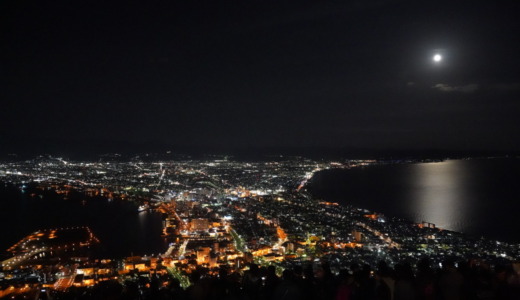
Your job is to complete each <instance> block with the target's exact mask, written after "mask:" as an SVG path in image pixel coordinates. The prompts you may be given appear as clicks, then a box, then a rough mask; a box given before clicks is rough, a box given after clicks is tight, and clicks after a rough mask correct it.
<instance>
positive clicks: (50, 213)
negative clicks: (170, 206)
mask: <svg viewBox="0 0 520 300" xmlns="http://www.w3.org/2000/svg"><path fill="white" fill-rule="evenodd" d="M7 197H9V199H6V198H7ZM85 198H87V197H85ZM0 199H1V200H2V205H3V209H2V210H1V211H0V226H1V228H3V230H2V239H0V247H1V248H0V249H2V251H5V250H6V249H7V248H9V247H11V246H12V245H13V244H14V243H16V242H18V241H19V240H21V239H22V238H23V237H24V236H26V235H28V234H30V233H32V232H34V231H37V230H41V229H51V228H58V227H69V226H71V227H72V226H88V227H90V228H91V229H92V231H93V232H94V233H95V234H96V236H97V237H98V238H99V240H100V241H101V253H100V255H105V256H107V257H124V256H128V255H130V254H134V255H145V254H147V255H150V254H158V253H160V252H164V251H165V250H166V247H167V245H166V242H165V241H164V240H163V238H162V237H161V230H162V221H161V215H160V214H159V213H155V212H148V211H146V212H141V213H138V212H137V205H136V204H134V203H129V202H123V201H112V202H109V201H107V200H106V199H103V198H91V199H88V198H87V199H86V200H85V201H74V200H61V199H58V198H57V197H54V198H51V197H50V196H49V197H47V198H46V197H43V198H40V197H31V196H30V195H27V194H24V193H22V194H20V193H18V194H15V193H9V192H8V191H5V190H3V193H2V194H1V195H0Z"/></svg>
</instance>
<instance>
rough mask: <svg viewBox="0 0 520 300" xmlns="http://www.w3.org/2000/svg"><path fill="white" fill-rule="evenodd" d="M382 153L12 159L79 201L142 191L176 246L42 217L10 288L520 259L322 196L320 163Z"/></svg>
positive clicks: (9, 169) (3, 169) (186, 283)
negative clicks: (49, 223) (113, 252)
mask: <svg viewBox="0 0 520 300" xmlns="http://www.w3.org/2000/svg"><path fill="white" fill-rule="evenodd" d="M112 158H114V157H112ZM381 163H382V162H380V161H376V160H345V161H341V162H338V161H315V160H311V159H305V158H302V157H289V158H273V159H271V160H265V161H249V162H244V161H238V160H233V159H232V158H228V157H214V158H211V159H203V160H192V159H183V160H170V161H155V160H153V159H152V160H150V159H146V160H145V159H141V158H139V157H134V158H133V159H131V160H128V161H123V160H121V159H105V160H100V161H98V162H85V161H84V162H79V161H67V160H64V159H62V158H55V157H39V158H37V159H33V160H26V161H15V162H4V163H2V164H1V165H0V181H2V182H4V184H5V185H6V186H7V185H10V186H13V187H15V188H16V189H18V190H19V192H20V193H24V194H27V196H28V197H31V198H38V197H39V198H42V199H41V200H42V201H45V198H44V197H43V195H44V193H47V194H46V195H49V194H48V192H49V191H50V192H52V193H53V195H55V196H56V197H59V198H60V199H62V201H70V200H68V199H69V197H72V195H82V196H81V197H82V198H83V199H91V200H89V201H108V202H111V201H123V202H128V203H132V204H134V205H135V206H133V207H135V214H141V213H156V214H160V215H161V216H162V220H163V221H162V224H163V226H162V227H163V228H162V232H161V235H162V236H163V238H164V239H165V240H167V241H168V247H165V249H163V251H162V252H161V253H159V254H154V255H144V256H135V255H133V256H132V254H131V253H130V252H129V253H128V254H127V256H126V257H124V258H117V257H99V256H98V255H96V254H95V253H96V248H98V247H100V245H103V240H99V239H98V238H97V237H96V233H95V232H92V231H91V229H89V228H87V227H75V228H40V229H39V231H36V232H34V233H32V234H31V235H29V236H27V237H23V239H22V240H20V242H18V243H16V244H15V245H13V246H12V247H10V248H9V249H7V251H8V252H9V253H10V255H9V256H8V257H7V258H6V259H4V260H3V261H2V262H1V268H2V272H1V273H0V274H1V280H2V281H1V282H2V289H1V290H0V293H1V294H0V296H7V295H10V296H13V297H14V296H17V295H36V294H38V295H41V294H42V293H44V294H45V295H47V294H49V296H51V295H54V296H55V297H59V295H62V296H63V295H67V293H69V292H70V289H71V288H77V289H91V288H96V287H97V286H102V285H103V284H107V282H114V281H115V282H120V283H125V284H127V285H128V284H131V283H132V282H133V283H134V284H135V285H136V286H137V287H136V288H138V289H139V290H140V291H141V292H142V293H147V292H150V291H151V290H152V289H151V287H150V285H154V284H158V285H159V286H160V287H163V288H166V287H168V288H172V287H171V285H172V280H173V281H174V282H176V283H177V284H178V286H179V288H180V289H187V288H189V287H190V286H192V285H193V284H194V283H193V282H192V281H190V278H191V280H193V276H194V274H204V275H203V276H206V277H215V278H217V277H218V276H219V274H220V275H222V272H225V273H226V274H228V275H230V276H231V275H232V274H247V272H250V271H248V270H250V268H251V265H252V264H253V265H255V266H259V267H261V268H269V267H273V268H274V270H275V271H276V272H277V273H278V274H280V275H281V274H282V272H283V270H286V269H294V268H302V267H305V266H308V265H311V266H314V267H315V268H316V267H317V266H321V265H322V264H325V263H326V264H327V266H328V267H330V270H331V272H332V273H333V274H336V275H338V274H339V273H340V271H341V270H344V269H348V268H349V267H350V266H352V265H353V264H359V265H367V266H372V267H375V266H376V265H377V264H378V262H379V261H386V262H387V263H389V264H390V265H395V264H397V263H399V262H401V261H403V260H406V261H409V262H411V263H413V264H416V263H418V262H419V261H420V260H421V258H424V257H428V258H429V259H431V260H432V263H433V264H434V265H436V264H439V263H441V262H443V261H444V260H445V259H446V258H451V259H456V260H468V259H472V260H475V261H486V262H489V263H492V264H500V263H505V262H515V261H518V259H519V257H520V245H517V244H508V243H500V242H496V241H493V240H488V239H483V238H473V237H469V236H465V235H463V234H461V233H457V232H453V231H449V230H443V229H440V228H436V226H435V224H431V223H426V222H424V223H420V224H415V223H412V222H409V221H406V220H402V219H397V218H387V217H385V216H384V215H382V214H379V213H377V212H371V211H368V210H365V209H363V208H357V207H352V206H348V205H347V206H345V205H339V204H338V203H334V202H326V201H323V200H320V199H316V198H315V197H314V196H312V195H311V194H310V193H309V192H308V191H307V189H306V186H307V181H308V180H310V179H311V178H312V177H313V174H314V173H315V172H318V171H321V170H325V169H333V168H344V169H347V168H358V167H364V166H367V165H375V164H381ZM21 238H22V237H21ZM244 272H245V273H244Z"/></svg>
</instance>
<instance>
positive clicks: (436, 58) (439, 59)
mask: <svg viewBox="0 0 520 300" xmlns="http://www.w3.org/2000/svg"><path fill="white" fill-rule="evenodd" d="M441 60H442V56H441V55H440V54H435V55H434V56H433V61H434V62H440V61H441Z"/></svg>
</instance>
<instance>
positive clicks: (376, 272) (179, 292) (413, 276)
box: [14, 258, 520, 300]
mask: <svg viewBox="0 0 520 300" xmlns="http://www.w3.org/2000/svg"><path fill="white" fill-rule="evenodd" d="M518 267H519V266H518V265H511V264H505V265H499V266H495V267H494V268H491V266H490V265H488V264H486V263H485V262H482V261H476V260H471V261H462V262H458V263H457V262H453V261H449V260H447V261H444V262H443V263H442V267H433V266H432V264H431V262H430V260H429V259H427V258H425V259H422V260H421V261H420V262H419V263H418V264H417V266H415V268H413V267H412V266H411V265H410V264H409V263H406V262H401V263H398V264H396V265H395V266H394V267H390V266H389V265H388V264H387V263H386V262H384V261H381V262H379V263H378V265H377V267H371V266H369V265H358V264H356V263H354V264H352V265H351V266H350V267H349V268H346V269H341V270H339V272H338V273H337V274H334V273H333V272H332V271H331V269H330V267H329V265H328V264H327V263H323V264H314V265H312V264H309V265H307V266H305V267H295V268H293V269H286V270H284V271H283V274H282V275H281V276H278V275H277V274H276V272H275V267H273V266H270V267H267V268H263V267H259V266H258V265H255V264H251V265H250V266H249V269H248V270H247V271H245V272H243V274H240V273H236V272H235V273H229V272H228V270H226V269H224V268H222V269H220V271H219V272H218V274H217V275H210V274H209V273H208V272H207V270H204V269H197V270H195V271H194V272H193V273H192V274H191V276H190V281H191V282H192V283H193V284H192V285H191V286H190V287H188V288H187V289H183V288H181V284H180V282H179V281H178V280H176V279H172V278H170V277H168V276H166V275H163V276H159V275H157V274H155V275H152V276H151V277H150V278H144V277H140V276H138V274H135V276H134V277H135V280H126V281H125V282H124V283H120V282H118V281H116V280H109V281H104V282H101V283H99V284H98V285H96V286H94V287H92V288H84V287H83V288H76V287H71V288H69V289H68V290H67V291H65V292H60V291H56V290H53V291H46V290H44V289H42V290H40V292H39V293H38V295H37V297H38V298H37V299H164V300H166V299H181V300H203V299H237V300H238V299H244V300H263V299H266V300H267V299H276V300H282V299H287V300H288V299H295V300H296V299H304V300H314V299H331V300H333V299H335V300H347V299H352V300H362V299H363V300H364V299H381V300H386V299H387V300H390V299H395V300H400V299H468V300H469V299H511V300H513V299H518V295H520V277H519V275H518ZM24 296H29V295H26V294H22V295H18V296H17V297H14V299H22V297H24ZM31 296H34V295H31ZM23 299H25V298H23Z"/></svg>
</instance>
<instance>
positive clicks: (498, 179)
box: [311, 158, 520, 243]
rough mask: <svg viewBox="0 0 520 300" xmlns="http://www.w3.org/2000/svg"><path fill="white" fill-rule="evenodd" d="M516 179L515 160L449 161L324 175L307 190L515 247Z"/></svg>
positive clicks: (519, 192) (519, 172)
mask: <svg viewBox="0 0 520 300" xmlns="http://www.w3.org/2000/svg"><path fill="white" fill-rule="evenodd" d="M519 177H520V160H519V159H504V158H500V159H473V160H448V161H444V162H438V163H417V164H393V165H375V166H369V167H365V168H354V169H350V170H334V169H333V170H326V171H322V172H320V173H317V174H315V176H314V178H313V180H312V181H311V190H312V191H313V193H314V194H315V195H316V196H318V197H321V198H323V199H324V200H327V201H336V202H339V203H341V204H344V205H353V206H357V207H362V208H367V209H370V210H373V211H376V212H380V213H383V214H385V215H386V216H388V217H391V216H396V217H402V218H405V219H409V220H411V221H415V222H421V221H427V222H431V223H434V224H436V225H437V226H438V227H441V228H445V229H449V230H454V231H460V232H464V233H468V234H471V235H475V236H484V237H487V238H492V239H497V240H500V241H507V242H516V243H518V242H520V237H519V236H518V234H517V232H519V231H520V225H519V223H518V222H517V221H516V220H517V218H518V212H519V211H520V202H519V201H518V200H519V199H520V189H519V187H518V182H517V179H518V178H519Z"/></svg>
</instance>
